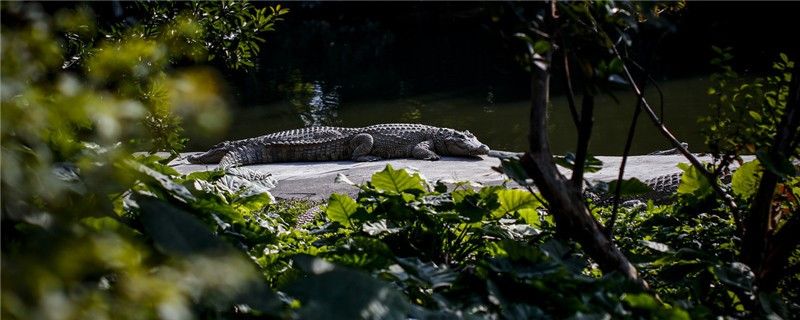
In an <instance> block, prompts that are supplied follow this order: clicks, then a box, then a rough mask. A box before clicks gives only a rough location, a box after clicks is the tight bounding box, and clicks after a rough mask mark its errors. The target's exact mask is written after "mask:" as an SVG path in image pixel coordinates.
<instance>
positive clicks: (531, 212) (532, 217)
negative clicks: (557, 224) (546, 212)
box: [517, 208, 541, 228]
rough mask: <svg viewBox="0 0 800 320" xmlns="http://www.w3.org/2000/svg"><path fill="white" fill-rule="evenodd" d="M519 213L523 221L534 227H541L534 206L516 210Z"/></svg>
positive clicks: (537, 212)
mask: <svg viewBox="0 0 800 320" xmlns="http://www.w3.org/2000/svg"><path fill="white" fill-rule="evenodd" d="M517 213H519V216H520V218H522V220H524V221H525V223H527V224H529V225H531V226H534V227H537V228H538V227H541V221H539V211H538V210H536V209H534V208H524V209H520V210H518V211H517Z"/></svg>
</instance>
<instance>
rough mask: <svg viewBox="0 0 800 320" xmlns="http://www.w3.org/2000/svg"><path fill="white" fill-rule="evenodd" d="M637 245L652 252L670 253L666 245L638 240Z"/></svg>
mask: <svg viewBox="0 0 800 320" xmlns="http://www.w3.org/2000/svg"><path fill="white" fill-rule="evenodd" d="M639 243H641V244H642V245H643V246H645V247H648V248H650V249H653V250H655V251H658V252H669V251H672V249H670V247H669V246H668V245H666V244H663V243H661V242H655V241H649V240H639Z"/></svg>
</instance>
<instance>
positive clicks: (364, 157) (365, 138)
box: [350, 133, 381, 161]
mask: <svg viewBox="0 0 800 320" xmlns="http://www.w3.org/2000/svg"><path fill="white" fill-rule="evenodd" d="M350 144H351V145H352V146H354V148H353V161H375V160H380V159H381V157H376V156H373V155H370V154H369V153H370V152H372V146H373V145H374V144H375V140H374V139H373V138H372V135H371V134H369V133H359V134H357V135H355V136H353V138H352V140H350Z"/></svg>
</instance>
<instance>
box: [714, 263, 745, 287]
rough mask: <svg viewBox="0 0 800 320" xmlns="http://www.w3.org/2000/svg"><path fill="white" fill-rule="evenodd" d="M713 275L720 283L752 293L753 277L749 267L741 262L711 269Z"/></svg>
mask: <svg viewBox="0 0 800 320" xmlns="http://www.w3.org/2000/svg"><path fill="white" fill-rule="evenodd" d="M713 271H714V275H715V276H716V277H717V279H719V281H720V282H722V283H724V284H726V285H729V286H732V287H734V288H738V289H742V290H745V291H753V280H754V279H755V275H754V274H753V272H752V271H750V267H748V266H747V265H746V264H744V263H741V262H731V263H730V264H729V265H718V266H715V267H714V268H713Z"/></svg>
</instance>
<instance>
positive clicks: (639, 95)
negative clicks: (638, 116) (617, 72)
mask: <svg viewBox="0 0 800 320" xmlns="http://www.w3.org/2000/svg"><path fill="white" fill-rule="evenodd" d="M611 50H612V51H613V52H614V55H616V56H617V58H619V59H620V61H623V60H622V56H621V55H620V54H619V50H617V47H615V46H611ZM622 70H623V71H624V73H625V77H626V78H627V80H628V82H629V83H630V86H631V89H632V90H633V92H634V93H635V94H636V97H637V98H638V99H639V101H640V102H641V104H640V105H639V106H640V107H641V108H643V109H644V111H645V112H647V115H648V116H649V117H650V120H652V121H653V124H654V125H655V126H656V128H657V129H658V130H659V131H660V132H661V135H663V136H664V137H665V138H666V139H667V140H668V141H669V142H670V143H672V145H673V146H674V147H675V149H676V150H678V151H679V152H680V153H681V154H682V155H683V156H684V157H685V158H686V159H687V160H689V162H690V163H691V164H692V165H693V166H694V167H695V168H697V170H698V171H700V173H701V174H702V175H703V176H704V177H705V178H706V179H707V180H708V182H709V184H711V188H712V189H713V190H714V192H715V193H716V194H717V196H718V197H719V198H720V199H721V200H722V201H723V202H725V204H726V205H727V206H728V207H729V208H731V214H732V215H733V219H734V221H735V222H736V228H737V229H738V230H742V221H741V216H740V214H739V210H738V208H737V206H736V203H735V202H733V199H732V198H731V197H729V196H728V194H727V193H726V192H725V191H724V190H722V187H720V185H719V184H718V183H717V180H716V177H715V176H714V174H713V173H711V172H709V171H708V170H707V169H706V167H705V166H704V165H703V164H702V163H701V162H700V160H698V159H697V157H695V156H694V155H693V154H692V153H690V152H689V150H687V149H686V148H685V147H684V146H683V145H682V144H681V142H680V141H679V140H678V139H677V138H675V135H674V134H672V132H671V131H670V130H669V129H668V128H667V127H666V126H665V125H664V124H663V123H662V122H661V119H660V118H659V117H658V115H656V113H655V111H653V108H652V107H650V104H649V103H648V102H647V99H645V97H644V92H642V90H641V89H639V86H638V85H637V84H636V81H635V80H634V79H633V75H632V74H631V72H630V69H628V65H627V64H626V63H625V62H624V61H623V62H622Z"/></svg>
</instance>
